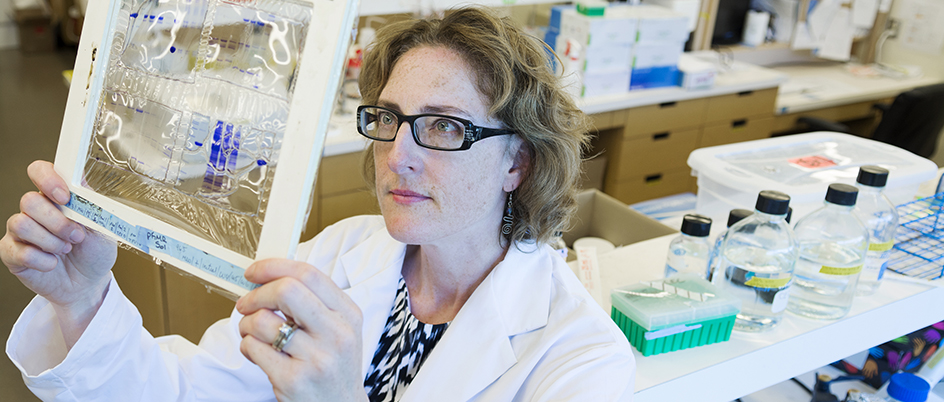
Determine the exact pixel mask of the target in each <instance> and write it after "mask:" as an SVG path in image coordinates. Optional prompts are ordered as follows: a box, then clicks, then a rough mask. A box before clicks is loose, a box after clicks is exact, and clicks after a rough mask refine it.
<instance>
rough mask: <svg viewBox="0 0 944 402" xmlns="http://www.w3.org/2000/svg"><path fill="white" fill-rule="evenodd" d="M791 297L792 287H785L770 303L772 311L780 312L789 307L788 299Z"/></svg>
mask: <svg viewBox="0 0 944 402" xmlns="http://www.w3.org/2000/svg"><path fill="white" fill-rule="evenodd" d="M789 299H790V288H786V289H783V290H781V291H779V292H777V294H776V295H774V300H773V302H772V303H771V304H770V312H771V313H779V312H781V311H783V310H785V309H786V308H787V301H788V300H789Z"/></svg>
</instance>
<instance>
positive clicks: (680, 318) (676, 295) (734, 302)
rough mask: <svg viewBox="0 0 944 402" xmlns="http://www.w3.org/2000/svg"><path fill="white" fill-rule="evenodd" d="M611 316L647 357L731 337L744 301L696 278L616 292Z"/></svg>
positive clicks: (612, 294) (682, 277) (688, 276)
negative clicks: (735, 320)
mask: <svg viewBox="0 0 944 402" xmlns="http://www.w3.org/2000/svg"><path fill="white" fill-rule="evenodd" d="M610 298H611V300H612V303H613V309H612V311H611V317H612V318H613V321H615V322H616V325H617V326H619V327H620V329H621V330H622V331H623V333H624V334H625V335H626V338H627V339H629V343H630V344H632V345H633V346H634V347H635V348H636V350H638V351H639V352H640V353H641V354H642V355H643V356H650V355H656V354H660V353H666V352H672V351H675V350H681V349H688V348H692V347H696V346H702V345H709V344H712V343H718V342H724V341H727V340H728V339H731V330H732V329H733V328H734V319H735V317H736V316H737V313H738V312H739V311H740V309H741V301H740V300H739V299H737V298H736V297H733V296H731V295H728V294H726V293H724V292H721V291H720V290H719V289H718V288H717V287H715V286H714V285H712V284H711V283H709V282H708V281H706V280H704V279H703V278H701V277H699V276H697V275H694V274H685V275H679V276H675V277H672V278H669V279H661V280H657V281H649V282H640V283H636V284H633V285H629V286H623V287H620V288H616V289H613V290H612V291H611V292H610Z"/></svg>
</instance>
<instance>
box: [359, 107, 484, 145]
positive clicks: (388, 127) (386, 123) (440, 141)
mask: <svg viewBox="0 0 944 402" xmlns="http://www.w3.org/2000/svg"><path fill="white" fill-rule="evenodd" d="M414 118H415V120H414V121H413V132H414V133H415V136H416V139H417V140H418V141H419V143H420V144H422V145H426V146H431V147H436V148H442V149H458V148H460V147H461V146H462V142H463V140H464V139H465V125H464V124H463V123H462V122H460V121H457V120H455V119H450V118H448V117H445V116H437V115H419V116H415V117H414ZM360 121H361V130H363V132H364V133H365V134H367V136H369V137H372V138H375V139H379V140H390V139H393V138H394V137H396V135H397V130H398V129H399V128H400V119H399V117H398V116H397V115H396V114H394V113H393V112H391V111H389V110H385V109H381V108H373V107H368V108H363V109H362V110H361V120H360Z"/></svg>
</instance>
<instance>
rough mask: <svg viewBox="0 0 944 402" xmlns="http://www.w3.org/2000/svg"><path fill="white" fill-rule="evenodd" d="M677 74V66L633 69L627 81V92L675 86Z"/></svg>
mask: <svg viewBox="0 0 944 402" xmlns="http://www.w3.org/2000/svg"><path fill="white" fill-rule="evenodd" d="M678 74H679V71H678V67H677V66H663V67H649V68H635V69H633V72H632V76H631V77H630V79H629V90H630V91H635V90H637V89H648V88H661V87H671V86H675V85H677V83H678Z"/></svg>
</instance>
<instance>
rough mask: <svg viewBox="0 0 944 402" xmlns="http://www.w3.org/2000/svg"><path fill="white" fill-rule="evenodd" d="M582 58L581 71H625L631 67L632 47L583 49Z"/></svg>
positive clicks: (614, 46)
mask: <svg viewBox="0 0 944 402" xmlns="http://www.w3.org/2000/svg"><path fill="white" fill-rule="evenodd" d="M582 56H583V57H582V59H583V60H582V61H583V63H581V64H582V65H583V71H586V72H603V71H625V70H627V69H629V68H630V66H631V65H632V60H633V46H632V45H629V44H613V45H608V46H590V47H587V48H585V49H584V51H583V55H582Z"/></svg>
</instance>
